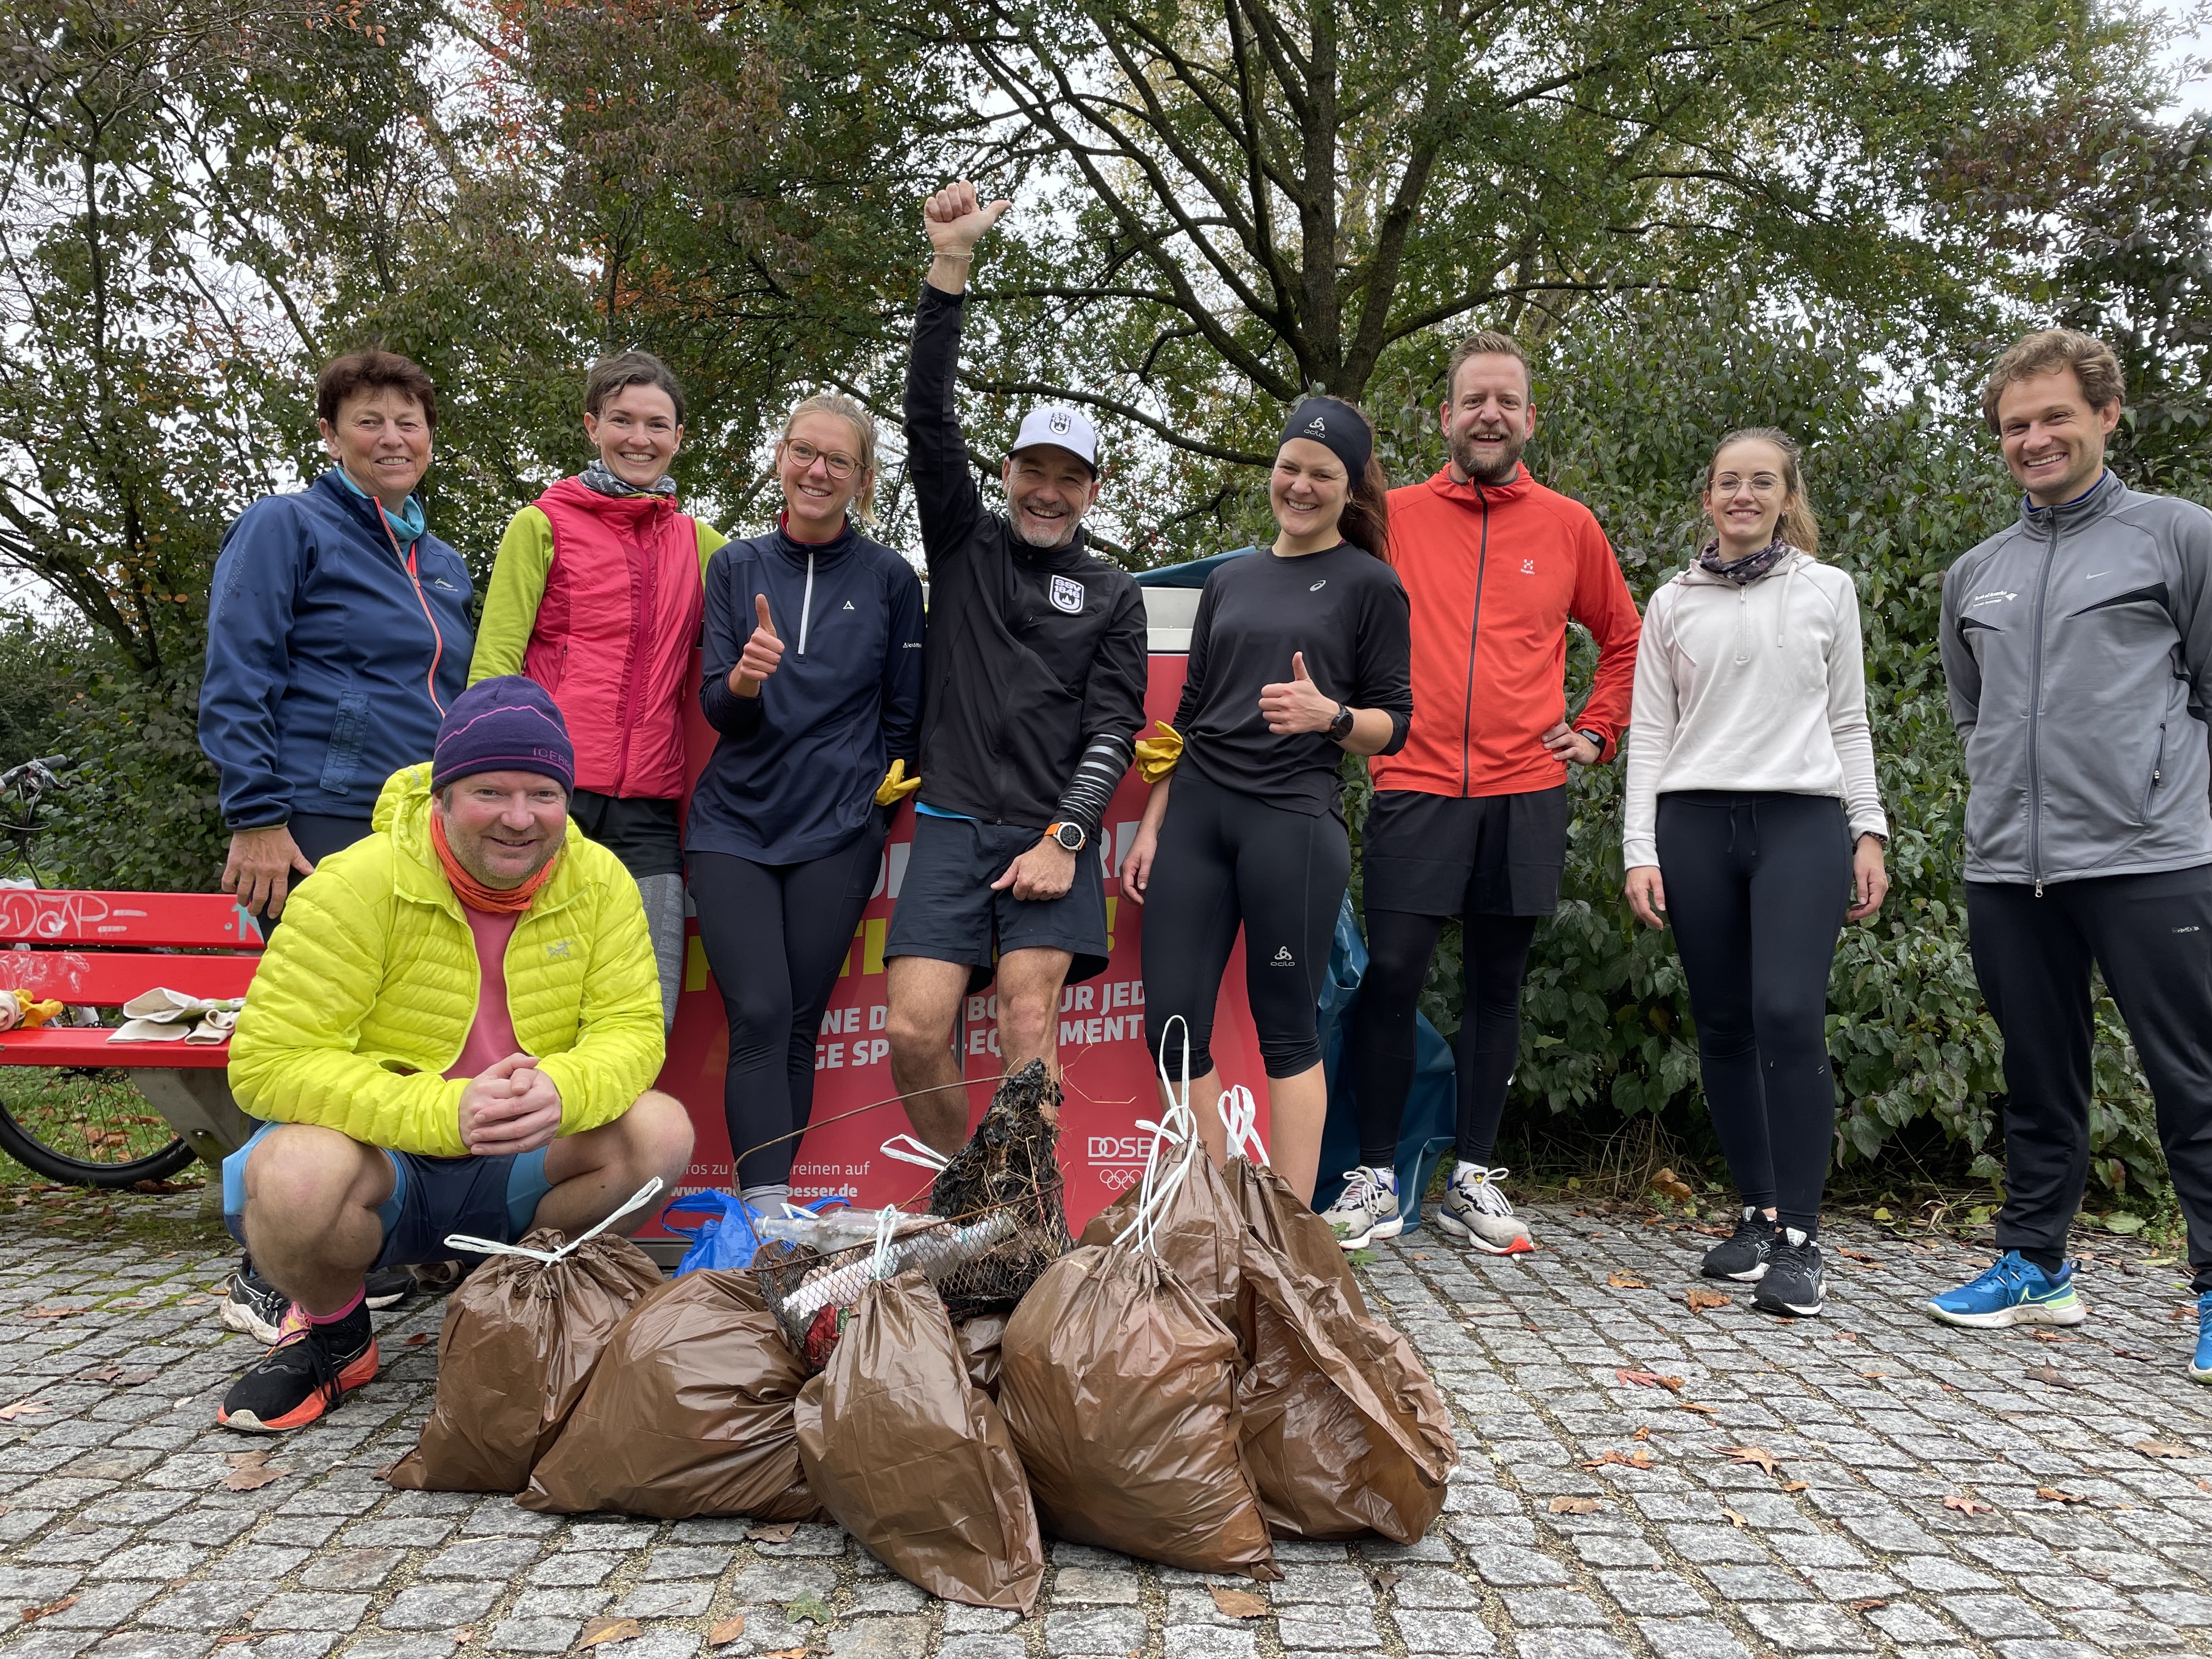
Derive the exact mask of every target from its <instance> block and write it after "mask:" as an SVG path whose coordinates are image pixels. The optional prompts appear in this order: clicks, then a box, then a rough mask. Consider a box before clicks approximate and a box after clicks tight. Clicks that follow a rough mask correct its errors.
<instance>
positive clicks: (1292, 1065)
mask: <svg viewBox="0 0 2212 1659" xmlns="http://www.w3.org/2000/svg"><path fill="white" fill-rule="evenodd" d="M1351 878H1352V843H1351V841H1350V838H1349V837H1348V836H1346V834H1345V829H1344V824H1343V823H1342V822H1341V821H1340V820H1339V819H1338V818H1337V817H1336V816H1335V815H1334V814H1333V813H1329V812H1316V813H1305V812H1292V811H1286V810H1285V808H1283V807H1279V806H1270V805H1267V802H1265V801H1263V800H1261V799H1259V798H1258V797H1257V796H1255V795H1247V794H1243V793H1239V792H1238V791H1237V790H1234V789H1224V788H1223V787H1221V786H1220V785H1219V784H1218V783H1214V782H1212V781H1209V780H1208V779H1206V778H1203V777H1200V775H1198V772H1197V771H1196V769H1194V768H1193V767H1190V766H1188V765H1185V766H1183V767H1182V768H1181V769H1178V770H1177V771H1176V775H1175V793H1173V794H1171V795H1170V796H1169V797H1168V815H1167V819H1166V821H1165V822H1164V823H1162V824H1161V825H1160V842H1159V850H1158V854H1156V855H1155V857H1154V859H1153V860H1152V880H1151V882H1150V884H1148V885H1147V887H1146V893H1145V937H1144V974H1145V1036H1146V1040H1147V1041H1148V1042H1150V1043H1151V1044H1152V1053H1153V1054H1154V1055H1155V1056H1157V1055H1158V1054H1159V1052H1160V1044H1161V1042H1162V1041H1163V1040H1164V1036H1165V1035H1166V1031H1165V1028H1166V1026H1167V1024H1168V1022H1169V1021H1170V1019H1173V1018H1175V1017H1176V1015H1178V1014H1180V1015H1181V1016H1182V1018H1183V1019H1184V1020H1185V1021H1186V1022H1188V1024H1189V1027H1190V1074H1191V1076H1192V1077H1193V1078H1197V1077H1199V1076H1201V1075H1202V1074H1204V1073H1206V1072H1209V1071H1212V1069H1213V1057H1212V1054H1211V1053H1210V1052H1209V1051H1208V1045H1209V1044H1210V1043H1211V1042H1212V1038H1213V1003H1214V999H1215V997H1216V996H1217V995H1218V994H1219V992H1220V990H1221V975H1222V972H1223V970H1224V969H1226V968H1227V967H1228V966H1229V953H1230V952H1231V951H1232V950H1234V949H1235V948H1236V945H1237V927H1238V926H1239V925H1240V924H1241V925H1242V926H1243V929H1244V990H1245V996H1246V998H1247V1000H1249V1002H1250V1004H1251V1007H1252V1024H1253V1025H1254V1027H1255V1029H1256V1030H1258V1032H1259V1034H1260V1058H1261V1060H1262V1061H1264V1062H1265V1063H1266V1065H1267V1075H1268V1076H1269V1077H1296V1076H1297V1074H1298V1073H1301V1072H1304V1071H1310V1070H1311V1069H1312V1068H1313V1067H1314V1066H1318V1065H1320V1064H1321V1037H1320V1035H1319V1031H1320V1018H1319V1015H1318V1013H1317V1012H1316V1011H1317V1009H1318V1008H1319V1006H1320V1003H1321V993H1322V986H1323V984H1325V983H1326V982H1327V979H1328V949H1329V940H1330V938H1331V936H1332V935H1334V933H1335V932H1336V916H1337V912H1338V910H1339V909H1340V908H1342V906H1343V903H1344V887H1345V884H1346V882H1347V881H1349V880H1350V879H1351ZM1181 1038H1182V1034H1181V1033H1180V1032H1177V1033H1176V1042H1175V1047H1174V1048H1173V1049H1172V1050H1171V1051H1170V1054H1169V1055H1168V1072H1169V1074H1170V1076H1175V1075H1178V1074H1179V1067H1180V1066H1181V1064H1182V1041H1181Z"/></svg>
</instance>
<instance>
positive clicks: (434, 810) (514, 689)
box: [217, 676, 691, 1434]
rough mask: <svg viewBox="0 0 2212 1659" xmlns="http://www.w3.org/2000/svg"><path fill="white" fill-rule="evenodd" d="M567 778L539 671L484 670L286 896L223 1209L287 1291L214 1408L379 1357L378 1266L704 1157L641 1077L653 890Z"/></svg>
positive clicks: (225, 1410)
mask: <svg viewBox="0 0 2212 1659" xmlns="http://www.w3.org/2000/svg"><path fill="white" fill-rule="evenodd" d="M574 776H575V755H574V748H573V746H572V745H571V744H570V743H569V739H568V728H567V726H565V725H564V724H563V723H562V718H561V712H560V710H559V709H558V708H556V707H555V706H554V704H553V702H552V700H551V699H550V697H548V696H546V694H545V693H544V690H542V689H540V688H539V687H538V685H536V684H533V683H532V681H529V680H527V679H524V678H521V677H520V676H504V677H501V678H496V679H489V680H485V681H483V682H480V683H479V684H476V685H473V686H471V687H470V688H469V690H467V691H465V692H464V693H463V694H462V695H461V696H459V697H458V698H456V699H455V700H454V702H453V707H452V708H451V709H450V710H449V711H448V712H447V715H446V718H445V722H444V724H443V725H442V726H441V727H440V729H439V733H438V746H437V750H436V752H435V757H434V758H433V760H432V762H431V763H430V764H429V765H428V766H413V767H409V768H407V769H404V770H403V771H400V772H397V773H394V774H393V775H392V778H391V779H390V781H388V782H386V785H385V786H384V792H383V793H382V795H381V796H380V798H379V799H378V801H377V804H376V812H375V818H374V833H373V834H372V835H370V836H369V837H368V839H367V840H365V841H362V842H356V844H355V845H353V846H351V847H349V848H344V849H343V850H342V851H340V852H337V853H334V854H331V856H330V857H328V858H326V859H325V860H323V861H322V862H321V863H320V864H319V865H318V866H316V868H315V872H314V874H313V875H312V876H310V877H309V878H307V880H306V881H305V882H303V883H302V884H301V885H300V887H299V889H298V890H297V891H296V892H295V894H294V895H293V896H292V899H291V902H289V905H288V906H287V907H286V910H285V916H284V926H283V927H282V928H280V929H278V930H277V932H276V935H275V937H274V939H272V940H271V942H270V948H269V951H268V954H267V956H266V957H264V959H263V962H262V964H261V968H260V970H259V971H258V973H257V974H256V975H254V980H253V986H252V990H251V991H250V992H249V993H248V994H247V996H246V1009H245V1012H243V1013H242V1014H240V1016H239V1021H238V1029H237V1031H236V1033H235V1034H234V1036H233V1037H232V1039H231V1048H230V1085H231V1092H232V1093H233V1094H234V1096H236V1097H237V1100H238V1103H239V1104H240V1106H241V1107H242V1108H244V1109H245V1110H246V1111H247V1112H248V1113H250V1114H251V1115H253V1116H255V1117H258V1118H263V1119H266V1120H268V1122H267V1123H266V1125H265V1126H264V1127H263V1128H262V1129H260V1130H259V1131H258V1132H257V1133H255V1135H254V1136H253V1138H252V1139H251V1140H249V1141H248V1142H247V1143H246V1146H243V1147H241V1148H240V1150H239V1151H238V1152H234V1153H233V1154H232V1155H231V1156H230V1157H229V1158H226V1159H225V1160H224V1161H223V1200H224V1202H223V1209H224V1218H225V1220H226V1221H227V1222H228V1225H229V1226H230V1228H231V1231H233V1233H234V1234H235V1235H236V1236H237V1237H239V1238H240V1242H242V1243H245V1244H246V1246H247V1247H248V1248H249V1249H251V1251H252V1255H253V1260H254V1261H255V1262H256V1263H257V1264H258V1266H259V1267H260V1268H261V1270H262V1272H263V1273H264V1274H265V1275H266V1276H267V1277H268V1278H269V1279H270V1280H271V1281H272V1282H273V1283H274V1284H275V1285H276V1287H277V1288H278V1289H279V1290H280V1291H283V1292H284V1294H285V1295H287V1296H288V1297H291V1299H292V1306H291V1308H290V1310H289V1311H288V1312H287V1313H286V1315H285V1316H284V1320H283V1325H282V1326H281V1328H280V1331H281V1334H280V1336H279V1339H278V1341H277V1344H276V1346H275V1347H273V1348H271V1349H270V1351H269V1352H268V1353H267V1354H265V1355H264V1356H263V1358H261V1360H260V1361H259V1362H258V1364H255V1365H254V1366H253V1367H252V1369H251V1370H248V1371H247V1372H246V1374H245V1375H244V1376H241V1377H240V1378H239V1380H238V1381H237V1383H234V1384H233V1385H232V1388H231V1390H230V1392H229V1394H228V1396H227V1397H226V1398H225V1399H224V1401H223V1405H222V1410H221V1412H220V1413H218V1415H217V1420H218V1421H219V1422H221V1423H222V1425H224V1426H225V1427H227V1428H232V1429H237V1430H240V1431H244V1432H247V1433H257V1434H268V1433H278V1432H282V1431H285V1430H288V1429H295V1428H299V1427H301V1426H302V1425H305V1424H307V1423H311V1422H313V1421H314V1420H315V1419H318V1418H319V1417H321V1416H322V1415H323V1414H324V1413H325V1412H327V1411H328V1410H329V1409H330V1408H331V1407H333V1406H335V1405H336V1404H337V1401H339V1399H340V1398H341V1397H343V1395H345V1394H347V1393H348V1392H349V1391H350V1390H352V1389H357V1388H359V1387H361V1386H362V1384H364V1383H368V1381H369V1380H370V1379H371V1378H373V1377H374V1376H375V1375H376V1368H377V1354H376V1340H375V1334H374V1331H373V1330H372V1328H371V1327H370V1323H369V1317H368V1308H367V1306H366V1305H365V1304H364V1303H363V1301H362V1280H363V1278H364V1275H365V1274H366V1273H368V1272H369V1271H370V1270H371V1269H372V1268H375V1267H398V1266H401V1265H404V1264H407V1263H412V1262H419V1261H442V1260H444V1259H445V1258H446V1257H447V1256H448V1255H450V1254H451V1252H450V1251H449V1250H448V1249H447V1248H446V1246H445V1244H444V1243H443V1241H444V1239H445V1237H446V1236H447V1234H448V1233H466V1234H469V1235H471V1236H473V1237H480V1238H489V1239H496V1240H499V1241H501V1242H502V1243H512V1242H513V1240H515V1239H517V1238H519V1237H521V1236H522V1235H523V1234H524V1233H525V1232H526V1231H529V1230H530V1229H531V1228H532V1226H550V1227H558V1228H561V1229H562V1231H566V1232H568V1233H570V1234H572V1235H573V1234H574V1233H577V1232H580V1231H584V1230H585V1229H586V1228H589V1227H592V1226H594V1225H598V1224H599V1222H601V1221H602V1220H604V1219H605V1218H606V1217H607V1216H608V1215H609V1214H610V1213H611V1212H613V1211H614V1210H615V1208H616V1207H617V1206H618V1205H620V1204H621V1203H622V1201H623V1200H624V1199H626V1198H627V1197H629V1195H630V1194H632V1193H633V1192H635V1190H636V1189H637V1188H639V1187H640V1186H641V1185H643V1184H644V1183H645V1182H647V1181H650V1180H651V1179H652V1178H653V1176H659V1177H660V1178H661V1179H662V1180H663V1181H669V1182H672V1181H673V1180H674V1179H675V1178H676V1177H677V1176H679V1175H680V1174H682V1172H683V1171H684V1169H685V1168H686V1167H687V1165H688V1164H690V1157H691V1126H690V1119H689V1118H688V1117H687V1115H685V1113H684V1107H683V1105H682V1104H681V1103H679V1102H678V1101H676V1100H675V1099H673V1098H671V1097H669V1096H667V1095H664V1094H659V1093H657V1092H655V1091H652V1090H651V1089H650V1088H649V1087H648V1085H650V1084H651V1083H652V1081H653V1078H654V1076H655V1075H656V1074H657V1073H659V1070H660V1065H661V1059H662V1054H663V1046H662V1043H663V1039H662V1026H661V1006H660V986H659V975H658V974H657V973H656V971H655V968H654V963H653V946H652V943H651V939H650V937H649V935H648V934H647V929H646V921H645V910H644V907H643V905H642V903H641V902H640V900H639V898H638V890H637V884H636V883H635V881H633V880H632V879H631V878H630V877H629V872H627V871H626V870H624V869H623V866H622V864H621V863H620V861H619V860H617V858H616V857H615V855H614V854H611V853H610V852H608V851H606V850H605V848H601V847H599V846H598V845H597V844H595V843H594V842H590V841H588V840H586V838H585V837H584V836H583V835H582V834H581V833H580V831H579V830H578V829H576V828H575V826H574V824H573V823H569V821H568V793H569V790H570V788H571V787H572V786H573V783H574ZM644 1219H645V1213H644V1212H638V1213H636V1214H634V1215H633V1216H631V1217H628V1218H624V1219H623V1223H618V1224H617V1225H628V1226H635V1225H638V1224H639V1223H640V1222H642V1221H643V1220H644Z"/></svg>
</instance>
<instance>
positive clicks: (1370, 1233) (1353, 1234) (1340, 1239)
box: [1321, 1164, 1406, 1250]
mask: <svg viewBox="0 0 2212 1659" xmlns="http://www.w3.org/2000/svg"><path fill="white" fill-rule="evenodd" d="M1321 1218H1322V1220H1323V1221H1326V1222H1327V1223H1328V1225H1330V1226H1331V1227H1333V1228H1334V1229H1335V1230H1336V1242H1337V1243H1339V1244H1340V1245H1341V1246H1342V1247H1343V1248H1344V1249H1347V1250H1357V1249H1361V1248H1363V1247H1364V1246H1365V1245H1369V1244H1371V1243H1374V1242H1375V1241H1376V1239H1378V1238H1395V1237H1397V1236H1398V1235H1399V1234H1400V1233H1401V1232H1403V1231H1406V1218H1405V1217H1403V1216H1401V1215H1400V1214H1399V1213H1398V1172H1397V1171H1396V1170H1378V1169H1376V1167H1375V1166H1374V1165H1373V1164H1361V1165H1360V1166H1359V1167H1358V1169H1356V1170H1346V1171H1345V1172H1344V1193H1343V1195H1342V1196H1341V1197H1340V1198H1339V1199H1338V1200H1336V1202H1335V1203H1334V1204H1332V1205H1330V1206H1328V1208H1327V1209H1326V1210H1324V1211H1322V1217H1321Z"/></svg>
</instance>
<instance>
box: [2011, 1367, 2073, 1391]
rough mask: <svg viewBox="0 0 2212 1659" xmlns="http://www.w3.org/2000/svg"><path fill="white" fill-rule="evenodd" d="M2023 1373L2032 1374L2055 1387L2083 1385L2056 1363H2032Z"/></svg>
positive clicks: (2069, 1387)
mask: <svg viewBox="0 0 2212 1659" xmlns="http://www.w3.org/2000/svg"><path fill="white" fill-rule="evenodd" d="M2021 1375H2022V1376H2032V1377H2033V1378H2034V1379H2035V1380H2036V1381H2037V1382H2039V1383H2047V1384H2049V1385H2050V1386H2051V1387H2052V1388H2054V1389H2078V1388H2080V1387H2081V1384H2080V1383H2076V1382H2075V1380H2074V1379H2073V1378H2072V1377H2070V1376H2067V1375H2066V1373H2065V1372H2064V1371H2062V1370H2059V1369H2058V1367H2057V1366H2056V1365H2030V1366H2029V1367H2028V1368H2027V1370H2025V1371H2024V1372H2022V1373H2021Z"/></svg>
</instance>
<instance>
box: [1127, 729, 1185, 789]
mask: <svg viewBox="0 0 2212 1659" xmlns="http://www.w3.org/2000/svg"><path fill="white" fill-rule="evenodd" d="M1152 724H1153V725H1154V726H1158V727H1159V729H1160V730H1161V731H1162V732H1164V733H1165V734H1166V735H1165V736H1164V737H1158V738H1138V739H1137V743H1136V749H1137V775H1138V776H1139V777H1140V778H1142V779H1143V780H1144V781H1146V783H1158V781H1160V780H1161V779H1162V778H1164V777H1165V776H1167V775H1168V774H1169V773H1170V772H1172V771H1174V770H1175V769H1176V762H1177V761H1179V760H1181V759H1182V732H1178V731H1176V729H1175V727H1173V726H1170V725H1169V724H1168V723H1167V722H1166V721H1165V720H1154V721H1153V722H1152Z"/></svg>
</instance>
